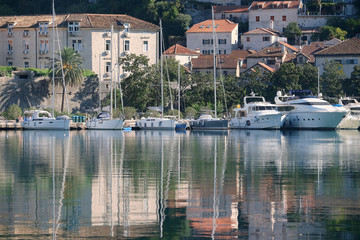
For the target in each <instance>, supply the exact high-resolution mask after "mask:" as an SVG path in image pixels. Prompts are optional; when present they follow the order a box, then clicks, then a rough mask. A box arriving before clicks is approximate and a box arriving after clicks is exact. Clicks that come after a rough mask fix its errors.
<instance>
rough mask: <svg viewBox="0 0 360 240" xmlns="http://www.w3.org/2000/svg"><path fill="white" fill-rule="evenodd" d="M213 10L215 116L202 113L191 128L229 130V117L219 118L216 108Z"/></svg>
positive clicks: (214, 54) (213, 24) (191, 124)
mask: <svg viewBox="0 0 360 240" xmlns="http://www.w3.org/2000/svg"><path fill="white" fill-rule="evenodd" d="M211 12H212V27H213V39H214V45H213V46H214V50H213V51H214V52H213V56H214V68H213V71H214V103H215V111H214V113H215V118H214V117H212V115H211V114H202V115H200V117H199V118H198V119H197V120H191V121H190V122H189V123H190V129H191V130H227V129H228V125H229V120H228V119H220V118H217V109H216V47H215V44H216V38H215V22H214V9H213V8H212V9H211Z"/></svg>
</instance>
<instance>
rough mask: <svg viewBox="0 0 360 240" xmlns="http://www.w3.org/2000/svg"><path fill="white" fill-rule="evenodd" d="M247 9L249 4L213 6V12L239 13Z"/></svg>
mask: <svg viewBox="0 0 360 240" xmlns="http://www.w3.org/2000/svg"><path fill="white" fill-rule="evenodd" d="M248 11H249V6H214V13H221V12H223V13H241V12H248Z"/></svg>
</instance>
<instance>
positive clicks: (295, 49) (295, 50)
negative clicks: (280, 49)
mask: <svg viewBox="0 0 360 240" xmlns="http://www.w3.org/2000/svg"><path fill="white" fill-rule="evenodd" d="M279 43H280V44H283V45H284V46H285V47H287V48H289V49H291V50H292V51H294V52H300V50H299V49H297V48H296V47H294V46H292V45H290V44H288V43H286V42H279Z"/></svg>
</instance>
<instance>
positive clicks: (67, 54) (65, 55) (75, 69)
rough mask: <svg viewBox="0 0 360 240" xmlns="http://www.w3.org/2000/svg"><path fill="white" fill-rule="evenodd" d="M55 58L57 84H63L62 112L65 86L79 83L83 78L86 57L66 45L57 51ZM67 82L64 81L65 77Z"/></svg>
mask: <svg viewBox="0 0 360 240" xmlns="http://www.w3.org/2000/svg"><path fill="white" fill-rule="evenodd" d="M56 54H57V56H58V58H56V59H55V67H54V71H55V84H57V85H58V84H61V85H62V86H63V94H62V102H61V112H63V110H64V100H65V86H66V85H68V86H75V85H79V84H80V83H81V82H82V80H83V69H82V63H83V61H84V59H83V58H82V57H81V56H80V54H79V53H77V52H76V51H75V50H74V49H72V48H67V47H65V48H64V49H63V50H62V51H61V52H60V53H59V52H57V53H56ZM62 76H64V80H65V82H63V77H62Z"/></svg>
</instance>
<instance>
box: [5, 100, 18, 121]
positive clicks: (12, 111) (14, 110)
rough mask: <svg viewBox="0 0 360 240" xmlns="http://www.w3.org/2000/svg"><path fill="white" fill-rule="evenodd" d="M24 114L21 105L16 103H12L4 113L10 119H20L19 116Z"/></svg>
mask: <svg viewBox="0 0 360 240" xmlns="http://www.w3.org/2000/svg"><path fill="white" fill-rule="evenodd" d="M21 115H22V111H21V109H20V107H19V106H18V105H16V104H12V105H10V106H9V107H8V108H7V109H6V110H5V113H4V117H5V118H6V119H8V120H15V119H18V117H19V116H21Z"/></svg>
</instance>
